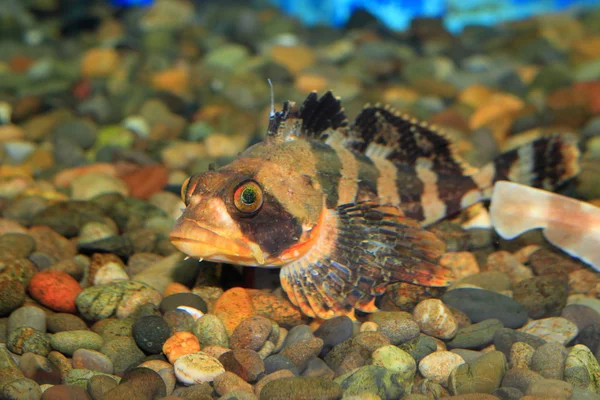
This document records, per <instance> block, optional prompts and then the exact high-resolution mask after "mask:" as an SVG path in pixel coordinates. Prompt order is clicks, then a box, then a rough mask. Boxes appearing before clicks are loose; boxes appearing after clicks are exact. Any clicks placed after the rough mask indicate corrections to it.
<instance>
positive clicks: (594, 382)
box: [564, 344, 600, 394]
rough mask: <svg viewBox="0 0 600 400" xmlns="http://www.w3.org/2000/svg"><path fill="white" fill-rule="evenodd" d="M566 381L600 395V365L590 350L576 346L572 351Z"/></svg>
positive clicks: (566, 366) (568, 360)
mask: <svg viewBox="0 0 600 400" xmlns="http://www.w3.org/2000/svg"><path fill="white" fill-rule="evenodd" d="M564 379H565V381H567V382H569V383H572V384H573V386H577V387H580V388H581V389H585V390H589V391H590V392H594V393H598V394H600V364H599V363H598V360H597V359H596V358H595V357H594V354H592V352H591V351H590V349H589V348H587V347H586V346H584V345H581V344H576V345H575V346H573V347H572V348H571V349H570V351H569V355H568V356H567V358H566V360H565V371H564Z"/></svg>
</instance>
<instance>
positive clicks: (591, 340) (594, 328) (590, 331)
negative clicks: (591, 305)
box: [575, 324, 600, 355]
mask: <svg viewBox="0 0 600 400" xmlns="http://www.w3.org/2000/svg"><path fill="white" fill-rule="evenodd" d="M575 343H576V344H583V345H585V346H587V347H588V348H589V349H590V350H591V351H592V352H593V353H594V354H596V355H600V324H593V325H590V326H588V327H587V328H585V329H583V330H582V331H581V332H579V335H577V338H576V340H575Z"/></svg>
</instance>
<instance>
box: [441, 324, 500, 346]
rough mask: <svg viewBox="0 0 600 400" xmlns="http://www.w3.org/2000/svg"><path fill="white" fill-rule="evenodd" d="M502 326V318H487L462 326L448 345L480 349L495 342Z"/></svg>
mask: <svg viewBox="0 0 600 400" xmlns="http://www.w3.org/2000/svg"><path fill="white" fill-rule="evenodd" d="M501 328H503V325H502V322H501V321H500V320H497V319H495V318H492V319H486V320H484V321H481V322H478V323H476V324H473V325H470V326H467V327H465V328H461V329H460V330H459V331H458V332H457V333H456V336H455V337H454V338H453V339H452V340H451V341H450V342H449V343H448V344H447V346H448V348H462V349H475V350H480V349H482V348H484V347H486V346H487V345H489V344H490V343H492V342H493V340H494V335H495V334H496V331H497V330H498V329H501Z"/></svg>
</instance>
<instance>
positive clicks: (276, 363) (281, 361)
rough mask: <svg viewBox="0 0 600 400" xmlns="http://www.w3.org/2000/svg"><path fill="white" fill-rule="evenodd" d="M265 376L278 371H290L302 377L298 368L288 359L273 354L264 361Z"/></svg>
mask: <svg viewBox="0 0 600 400" xmlns="http://www.w3.org/2000/svg"><path fill="white" fill-rule="evenodd" d="M264 364H265V374H271V373H274V372H277V371H282V370H289V371H290V372H292V373H293V374H294V375H300V372H299V371H298V367H296V365H295V364H294V363H293V362H292V360H290V359H289V358H288V357H286V356H284V355H281V354H273V355H271V356H269V357H267V358H265V359H264Z"/></svg>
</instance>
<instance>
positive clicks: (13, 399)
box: [0, 378, 58, 400]
mask: <svg viewBox="0 0 600 400" xmlns="http://www.w3.org/2000/svg"><path fill="white" fill-rule="evenodd" d="M0 398H1V399H3V400H5V399H6V400H38V399H40V398H42V390H41V388H40V385H39V384H38V383H37V382H35V381H34V380H32V379H28V378H18V379H15V380H14V381H11V382H8V383H6V384H5V385H4V386H1V387H0ZM57 400H58V398H57Z"/></svg>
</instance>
